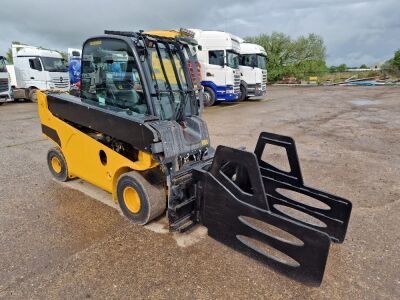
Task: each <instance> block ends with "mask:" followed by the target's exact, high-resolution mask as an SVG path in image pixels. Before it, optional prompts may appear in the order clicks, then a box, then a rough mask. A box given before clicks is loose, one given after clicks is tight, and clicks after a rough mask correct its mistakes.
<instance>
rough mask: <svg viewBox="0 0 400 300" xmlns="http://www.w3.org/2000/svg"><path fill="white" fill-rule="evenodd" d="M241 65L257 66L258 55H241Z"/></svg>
mask: <svg viewBox="0 0 400 300" xmlns="http://www.w3.org/2000/svg"><path fill="white" fill-rule="evenodd" d="M240 65H241V66H245V67H255V66H257V55H255V54H242V55H240Z"/></svg>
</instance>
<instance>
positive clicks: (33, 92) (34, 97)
mask: <svg viewBox="0 0 400 300" xmlns="http://www.w3.org/2000/svg"><path fill="white" fill-rule="evenodd" d="M36 92H37V89H34V88H33V89H30V90H29V100H31V101H32V102H33V103H36V102H37V94H36Z"/></svg>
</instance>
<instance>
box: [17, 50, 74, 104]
mask: <svg viewBox="0 0 400 300" xmlns="http://www.w3.org/2000/svg"><path fill="white" fill-rule="evenodd" d="M11 49H12V55H13V60H14V72H15V80H16V86H14V87H13V95H14V98H16V99H22V98H24V99H30V100H31V101H34V102H36V90H61V91H69V88H70V83H69V74H68V66H67V62H66V61H65V60H64V59H63V58H62V56H61V54H60V53H58V52H57V51H52V50H47V49H42V48H37V47H33V46H27V45H14V44H13V45H11Z"/></svg>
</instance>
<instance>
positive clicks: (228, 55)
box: [189, 29, 240, 106]
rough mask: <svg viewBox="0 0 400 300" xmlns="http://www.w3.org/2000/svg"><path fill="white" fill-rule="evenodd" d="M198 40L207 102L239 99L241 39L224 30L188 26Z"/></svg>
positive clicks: (209, 104) (213, 102) (199, 58)
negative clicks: (207, 29) (208, 29)
mask: <svg viewBox="0 0 400 300" xmlns="http://www.w3.org/2000/svg"><path fill="white" fill-rule="evenodd" d="M189 30H190V31H192V32H194V39H195V40H196V41H197V43H198V50H197V57H198V60H199V62H200V65H201V73H202V74H201V75H202V76H201V77H202V82H201V84H202V85H203V87H204V94H205V97H204V98H205V99H204V105H205V106H211V105H213V104H215V103H216V102H219V101H236V100H237V99H239V96H240V71H239V51H240V43H239V40H240V39H239V38H238V37H236V36H234V35H232V34H230V33H227V32H223V31H206V30H200V29H189Z"/></svg>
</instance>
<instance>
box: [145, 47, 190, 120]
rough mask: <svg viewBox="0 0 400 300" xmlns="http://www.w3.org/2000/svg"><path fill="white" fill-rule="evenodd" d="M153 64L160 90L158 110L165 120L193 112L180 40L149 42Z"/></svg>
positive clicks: (153, 74)
mask: <svg viewBox="0 0 400 300" xmlns="http://www.w3.org/2000/svg"><path fill="white" fill-rule="evenodd" d="M147 49H148V60H149V67H150V69H151V73H152V79H153V83H154V85H155V88H156V90H157V91H158V96H159V101H158V102H157V103H156V109H157V113H158V115H159V116H160V118H161V119H163V120H173V119H179V118H180V117H182V114H184V115H185V116H191V115H192V101H191V95H190V93H191V85H190V84H189V81H188V78H187V73H186V71H185V67H184V66H185V65H186V60H185V55H184V52H183V46H182V45H181V44H178V43H167V42H160V41H157V42H149V43H148V45H147Z"/></svg>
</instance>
